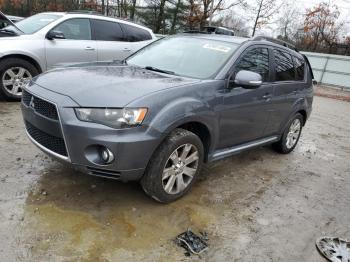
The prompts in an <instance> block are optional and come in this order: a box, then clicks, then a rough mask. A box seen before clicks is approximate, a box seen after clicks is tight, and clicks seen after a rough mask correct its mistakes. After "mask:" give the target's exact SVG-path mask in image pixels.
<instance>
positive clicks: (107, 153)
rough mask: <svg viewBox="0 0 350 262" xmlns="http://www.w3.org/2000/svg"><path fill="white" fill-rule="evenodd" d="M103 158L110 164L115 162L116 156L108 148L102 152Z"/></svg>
mask: <svg viewBox="0 0 350 262" xmlns="http://www.w3.org/2000/svg"><path fill="white" fill-rule="evenodd" d="M101 158H102V160H103V161H104V162H105V163H106V164H110V163H112V162H113V160H114V155H113V153H112V152H111V150H109V149H108V148H107V147H105V148H103V149H102V150H101Z"/></svg>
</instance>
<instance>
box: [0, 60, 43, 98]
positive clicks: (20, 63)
mask: <svg viewBox="0 0 350 262" xmlns="http://www.w3.org/2000/svg"><path fill="white" fill-rule="evenodd" d="M8 70H10V71H12V72H13V74H14V75H13V77H11V76H10V74H8V72H9V71H8ZM38 74H39V71H38V69H37V68H36V67H35V66H34V65H33V64H31V63H29V62H28V61H26V60H24V59H21V58H8V59H4V60H2V61H1V62H0V93H1V95H2V96H3V97H4V98H5V100H7V101H19V100H21V96H22V88H23V87H24V85H25V84H26V83H27V82H28V81H29V80H30V79H31V78H33V77H34V76H36V75H38ZM21 75H23V76H22V77H21ZM5 81H8V82H7V83H8V84H7V85H5ZM15 81H16V82H15ZM11 83H13V84H11ZM16 90H17V91H16ZM12 91H13V93H11V92H12Z"/></svg>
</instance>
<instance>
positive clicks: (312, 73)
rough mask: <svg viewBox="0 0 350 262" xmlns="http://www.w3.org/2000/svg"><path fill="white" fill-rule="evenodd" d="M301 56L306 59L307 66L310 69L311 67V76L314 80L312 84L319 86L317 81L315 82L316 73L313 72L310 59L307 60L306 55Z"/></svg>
mask: <svg viewBox="0 0 350 262" xmlns="http://www.w3.org/2000/svg"><path fill="white" fill-rule="evenodd" d="M301 55H302V56H303V57H304V60H305V61H306V63H307V65H308V67H309V70H310V74H311V78H312V82H313V83H314V84H317V81H316V80H315V77H314V72H313V71H312V67H311V64H310V61H309V59H308V58H307V56H306V55H304V54H301Z"/></svg>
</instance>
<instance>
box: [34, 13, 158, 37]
mask: <svg viewBox="0 0 350 262" xmlns="http://www.w3.org/2000/svg"><path fill="white" fill-rule="evenodd" d="M38 14H39V13H38ZM41 14H53V15H61V16H63V17H72V18H73V17H84V18H93V19H101V20H106V21H113V22H118V23H123V24H127V25H132V26H136V27H139V28H142V29H144V30H147V31H149V32H150V33H151V34H152V36H153V35H154V34H153V31H152V30H151V29H149V28H147V27H145V26H143V25H139V24H136V23H133V22H130V21H126V20H123V19H120V18H114V17H108V16H104V15H102V14H96V13H84V12H81V13H80V12H42V13H41Z"/></svg>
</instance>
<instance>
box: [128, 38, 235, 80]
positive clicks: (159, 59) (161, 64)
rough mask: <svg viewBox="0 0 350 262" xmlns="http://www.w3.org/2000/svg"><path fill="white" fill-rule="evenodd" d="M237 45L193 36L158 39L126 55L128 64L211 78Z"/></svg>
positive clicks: (182, 74)
mask: <svg viewBox="0 0 350 262" xmlns="http://www.w3.org/2000/svg"><path fill="white" fill-rule="evenodd" d="M237 47H238V45H237V44H235V43H229V42H224V41H216V40H209V39H202V38H194V37H186V36H184V37H170V38H164V39H162V40H159V41H157V42H155V43H153V44H151V45H149V46H147V47H146V48H144V49H142V50H141V51H139V52H138V53H136V54H134V55H132V56H131V57H129V58H128V59H127V63H128V64H130V65H136V66H140V67H143V68H145V67H146V68H147V67H152V68H157V69H161V70H164V71H169V72H173V73H174V74H175V75H180V76H188V77H193V78H200V79H206V78H211V77H213V76H214V75H215V74H217V73H218V71H219V70H220V69H221V68H222V67H223V66H224V65H225V63H226V62H227V61H228V59H229V58H230V57H231V56H232V54H233V53H234V51H235V50H236V49H237Z"/></svg>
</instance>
